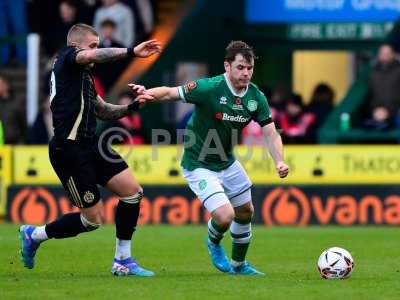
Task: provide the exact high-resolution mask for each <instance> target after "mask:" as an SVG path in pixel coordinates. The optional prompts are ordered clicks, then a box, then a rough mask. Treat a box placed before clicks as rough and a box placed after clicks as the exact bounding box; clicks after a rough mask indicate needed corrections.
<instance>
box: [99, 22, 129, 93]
mask: <svg viewBox="0 0 400 300" xmlns="http://www.w3.org/2000/svg"><path fill="white" fill-rule="evenodd" d="M115 30H116V24H115V22H114V21H112V20H110V19H105V20H104V21H103V22H102V23H101V26H100V37H101V41H100V45H99V47H100V48H107V47H124V46H123V45H121V44H120V43H119V42H117V41H116V40H115V38H114V35H115ZM129 61H130V59H129V58H126V59H121V60H118V61H114V62H110V63H104V64H96V65H95V66H94V69H93V71H94V74H95V76H96V77H97V78H98V80H99V81H100V83H101V85H102V86H103V87H104V90H105V92H107V91H109V90H110V88H111V87H112V86H113V84H114V83H115V81H116V80H117V79H118V77H119V75H120V74H121V73H122V71H123V70H124V69H125V67H126V66H127V65H128V64H129Z"/></svg>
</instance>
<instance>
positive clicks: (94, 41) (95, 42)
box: [78, 34, 100, 50]
mask: <svg viewBox="0 0 400 300" xmlns="http://www.w3.org/2000/svg"><path fill="white" fill-rule="evenodd" d="M99 43H100V39H99V37H98V36H96V35H94V34H88V35H86V36H85V37H84V38H83V39H82V41H81V42H80V43H79V45H78V47H79V48H81V49H84V50H90V49H97V48H98V47H99Z"/></svg>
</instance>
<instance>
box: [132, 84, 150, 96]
mask: <svg viewBox="0 0 400 300" xmlns="http://www.w3.org/2000/svg"><path fill="white" fill-rule="evenodd" d="M128 87H129V88H130V89H131V91H132V92H133V93H134V95H143V94H144V93H145V92H146V88H145V87H144V86H143V85H139V84H134V83H129V84H128Z"/></svg>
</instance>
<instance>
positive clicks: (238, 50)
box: [225, 41, 257, 63]
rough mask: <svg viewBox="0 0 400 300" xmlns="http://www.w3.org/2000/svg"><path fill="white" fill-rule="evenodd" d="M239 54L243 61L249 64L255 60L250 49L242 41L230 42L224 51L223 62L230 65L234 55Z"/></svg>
mask: <svg viewBox="0 0 400 300" xmlns="http://www.w3.org/2000/svg"><path fill="white" fill-rule="evenodd" d="M238 54H241V55H242V56H243V57H244V59H245V60H247V61H248V62H250V61H251V60H252V59H257V57H256V56H255V54H254V50H253V48H252V47H250V46H249V45H247V44H246V43H245V42H242V41H231V42H230V43H229V45H228V46H227V47H226V49H225V61H227V62H229V63H231V62H233V61H234V60H235V58H236V55H238Z"/></svg>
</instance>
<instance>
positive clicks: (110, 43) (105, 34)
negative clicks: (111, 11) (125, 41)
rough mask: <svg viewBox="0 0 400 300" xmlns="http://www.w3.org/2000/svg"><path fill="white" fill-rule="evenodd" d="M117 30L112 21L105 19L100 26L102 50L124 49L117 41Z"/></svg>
mask: <svg viewBox="0 0 400 300" xmlns="http://www.w3.org/2000/svg"><path fill="white" fill-rule="evenodd" d="M116 29H117V24H115V22H114V21H113V20H111V19H105V20H104V21H103V22H101V24H100V38H101V41H100V47H101V48H109V47H116V48H122V47H124V46H123V45H122V44H121V43H119V42H117V41H116V40H115V31H116Z"/></svg>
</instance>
